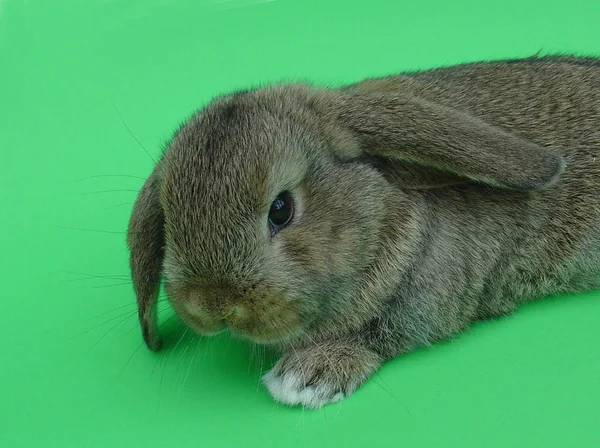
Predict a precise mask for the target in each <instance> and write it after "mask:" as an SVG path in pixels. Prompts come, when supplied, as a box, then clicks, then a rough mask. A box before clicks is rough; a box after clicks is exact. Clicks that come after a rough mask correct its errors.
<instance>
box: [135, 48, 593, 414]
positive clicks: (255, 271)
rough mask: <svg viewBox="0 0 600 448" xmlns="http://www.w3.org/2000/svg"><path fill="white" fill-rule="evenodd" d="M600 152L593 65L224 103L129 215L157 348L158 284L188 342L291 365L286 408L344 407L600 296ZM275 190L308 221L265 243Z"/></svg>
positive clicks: (282, 369)
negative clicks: (477, 343)
mask: <svg viewBox="0 0 600 448" xmlns="http://www.w3.org/2000/svg"><path fill="white" fill-rule="evenodd" d="M599 156H600V62H599V61H598V60H597V59H593V58H574V57H566V56H565V57H544V58H531V59H524V60H514V61H497V62H484V63H473V64H464V65H459V66H453V67H448V68H441V69H435V70H428V71H423V72H414V73H405V74H401V75H397V76H391V77H385V78H379V79H367V80H365V81H362V82H359V83H356V84H352V85H348V86H344V87H342V88H340V89H336V90H334V89H318V88H313V87H310V86H306V85H279V86H270V87H265V88H262V89H257V90H253V91H247V92H237V93H234V94H232V95H229V96H226V97H222V98H218V99H216V100H215V101H213V102H212V103H211V104H210V105H209V106H208V107H207V108H205V109H204V110H203V111H201V112H199V113H198V114H195V115H194V117H192V118H191V119H190V120H188V121H187V122H186V123H185V124H184V125H183V126H182V128H181V129H180V130H179V131H178V132H177V133H176V134H175V136H174V138H173V141H172V142H171V143H170V145H169V147H168V148H167V150H166V151H165V154H164V155H163V158H162V159H161V160H160V162H159V163H158V165H157V168H156V169H155V171H154V172H153V174H152V175H151V176H150V177H149V179H148V181H147V183H146V185H145V186H144V187H143V189H142V191H141V192H140V196H139V199H138V201H137V203H136V206H135V208H134V212H133V215H132V219H131V223H130V230H129V237H128V238H129V245H130V248H131V252H132V255H131V265H132V275H133V278H134V284H135V287H136V293H137V297H138V304H139V309H140V320H141V323H142V328H143V331H144V337H145V340H146V342H147V343H148V346H149V347H150V348H152V349H157V348H158V344H159V339H158V335H157V330H156V315H155V305H154V302H155V298H156V294H157V287H158V286H157V285H158V282H159V279H160V277H161V276H164V278H165V280H166V285H167V292H168V293H169V297H170V299H171V301H172V303H173V305H174V307H175V309H176V311H177V312H178V314H179V315H180V316H181V317H182V319H183V320H184V321H185V322H186V323H187V324H189V325H190V326H192V327H193V328H195V329H197V330H198V331H200V332H202V333H205V334H210V333H213V332H217V331H221V330H222V329H224V328H227V327H229V328H231V329H232V331H237V332H239V333H241V334H245V335H246V336H248V337H250V339H253V340H254V341H256V342H261V343H266V344H269V345H271V346H273V347H275V348H277V349H278V350H280V351H281V353H282V357H281V359H280V361H279V362H278V363H277V364H276V365H275V366H274V367H273V369H272V370H270V371H269V372H268V373H267V374H266V375H265V377H264V381H265V384H266V385H267V387H268V389H269V390H270V392H271V393H272V395H273V396H274V397H275V399H277V400H278V401H280V402H283V403H287V404H292V405H294V404H300V405H303V406H307V407H313V408H317V407H320V406H322V405H324V404H326V403H330V402H333V401H338V400H340V399H342V398H344V397H345V396H348V395H350V394H351V393H353V392H354V391H355V390H356V389H357V388H358V387H359V386H360V384H362V383H363V382H364V381H365V380H366V379H367V378H368V377H369V376H370V375H372V373H373V372H374V371H376V370H377V369H378V368H379V366H380V365H381V364H382V363H383V362H385V361H386V360H389V359H392V358H394V357H397V356H398V355H400V354H402V353H406V352H408V351H410V350H413V349H415V348H417V347H420V346H424V345H429V344H432V343H434V342H436V341H441V340H444V339H447V338H450V337H452V336H453V335H455V334H457V333H458V332H460V331H461V330H463V329H465V328H466V327H467V326H468V325H469V324H470V323H472V322H473V321H476V320H479V319H487V318H492V317H498V316H502V315H505V314H508V313H511V312H512V311H514V310H515V308H516V307H517V306H518V304H519V303H521V302H524V301H527V300H532V299H535V298H538V297H542V296H547V295H552V294H561V293H567V292H579V291H585V290H590V289H595V288H597V287H598V286H599V285H600V284H599V280H600V222H599V219H600V178H599V177H598V173H599V171H600V158H599ZM282 190H289V191H291V192H292V194H293V195H295V196H294V197H295V199H296V201H295V203H296V216H295V217H294V220H292V222H291V224H289V227H286V228H282V229H281V230H280V231H279V232H278V233H276V234H268V231H267V226H266V225H265V223H266V221H267V219H266V213H267V211H268V204H269V203H270V202H271V201H273V199H274V197H275V196H276V194H277V193H279V192H280V191H282ZM265 204H266V206H267V207H266V209H265V208H264V207H265ZM261 207H262V208H261ZM218 223H220V224H218Z"/></svg>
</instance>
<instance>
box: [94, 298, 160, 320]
mask: <svg viewBox="0 0 600 448" xmlns="http://www.w3.org/2000/svg"><path fill="white" fill-rule="evenodd" d="M168 300H169V299H167V298H164V299H158V300H157V301H156V303H163V302H168ZM127 307H135V308H136V309H137V303H136V302H131V303H127V304H125V305H122V306H118V307H116V308H113V309H112V310H109V311H106V312H104V313H102V314H98V315H97V316H94V317H90V318H89V319H85V320H84V321H83V322H89V321H91V320H95V319H98V318H99V317H102V316H106V315H107V314H110V313H114V312H115V311H118V310H121V309H123V308H127ZM133 311H134V310H131V312H133Z"/></svg>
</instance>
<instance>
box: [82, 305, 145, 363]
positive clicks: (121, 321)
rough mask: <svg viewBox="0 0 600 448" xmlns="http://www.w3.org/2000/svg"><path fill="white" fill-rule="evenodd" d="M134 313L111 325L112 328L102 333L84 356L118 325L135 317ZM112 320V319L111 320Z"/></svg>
mask: <svg viewBox="0 0 600 448" xmlns="http://www.w3.org/2000/svg"><path fill="white" fill-rule="evenodd" d="M135 314H136V313H135V311H134V312H133V313H131V314H130V315H129V316H127V317H125V318H124V319H123V320H120V321H119V322H117V323H116V324H115V325H113V326H112V327H110V328H109V329H108V331H107V332H106V333H104V334H103V335H102V336H100V338H98V340H97V341H96V343H95V344H94V345H92V346H91V347H90V349H89V350H88V351H87V352H86V355H88V354H89V353H90V352H91V351H92V350H93V349H94V347H96V346H97V345H98V344H99V343H100V341H102V339H104V338H105V337H106V336H107V335H108V334H109V333H110V332H111V331H113V330H114V329H115V328H117V327H118V326H119V325H121V324H122V323H123V322H126V321H127V320H128V319H130V318H132V317H133V316H134V315H135ZM111 320H112V319H111Z"/></svg>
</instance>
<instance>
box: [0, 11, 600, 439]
mask: <svg viewBox="0 0 600 448" xmlns="http://www.w3.org/2000/svg"><path fill="white" fill-rule="evenodd" d="M599 23H600V2H598V1H596V0H589V1H583V0H582V1H554V0H547V1H524V0H518V1H515V0H504V1H502V2H483V1H466V0H454V1H446V0H440V1H421V2H417V1H411V2H407V1H388V2H382V1H374V0H371V1H364V0H363V1H355V0H335V1H324V0H270V1H265V0H230V1H227V0H221V1H217V0H214V1H199V0H186V1H178V0H81V1H64V0H46V1H44V0H0V155H1V158H0V160H1V170H0V217H1V218H0V229H1V232H0V273H1V276H2V289H1V290H0V297H1V305H2V306H1V308H0V334H1V335H2V340H1V343H0V446H2V447H20V446H27V447H29V446H37V447H53V446H73V447H102V446H114V447H117V446H126V447H134V446H143V447H153V446H169V447H170V446H174V447H188V446H189V447H192V446H206V447H221V446H223V447H225V446H228V447H230V446H243V447H255V446H256V447H258V446H260V447H264V446H290V447H293V446H311V447H319V446H330V447H334V446H345V447H355V446H356V447H359V446H360V447H362V446H375V447H388V446H398V447H412V448H420V447H488V448H492V447H513V446H514V447H528V448H531V447H566V446H568V447H577V448H579V447H599V446H600V294H599V293H593V292H591V293H588V294H583V295H578V296H570V297H560V298H551V299H546V300H542V301H538V302H535V303H532V304H530V305H527V306H524V307H523V308H522V309H521V310H520V312H519V313H517V314H516V315H515V316H512V317H510V318H506V319H503V320H499V321H495V322H488V323H482V324H478V325H476V326H474V327H473V328H472V330H471V331H469V332H467V333H465V334H464V335H462V336H460V337H458V338H456V339H455V340H453V341H451V342H449V343H444V344H440V345H437V346H435V347H433V348H430V349H426V350H420V351H418V352H416V353H413V354H411V355H408V356H405V357H402V358H400V359H397V360H395V361H393V362H390V363H388V364H387V365H385V367H384V368H383V369H382V370H381V371H380V372H379V373H378V374H377V376H376V377H375V378H374V380H372V381H370V382H368V383H367V384H366V385H365V386H364V387H363V388H361V389H360V390H359V391H358V392H357V393H356V394H355V395H354V396H353V397H352V398H351V399H349V400H346V401H343V402H341V403H340V404H335V405H331V406H328V407H326V408H324V409H323V410H320V411H311V412H309V411H302V410H301V409H297V408H288V407H284V406H280V405H277V404H275V403H274V402H273V401H272V400H271V398H270V397H269V395H268V393H267V391H266V390H265V389H264V388H263V387H262V386H261V385H260V384H259V378H260V373H261V371H264V370H265V369H266V368H268V366H269V365H270V364H271V363H272V362H273V360H272V359H270V358H268V357H265V356H263V354H262V353H258V352H254V353H253V351H252V350H251V349H250V348H249V347H247V346H246V345H244V344H243V343H241V342H237V341H231V340H229V339H228V338H227V337H219V338H217V339H198V338H195V337H193V336H192V335H191V334H190V333H189V332H188V333H186V332H185V330H184V329H183V327H182V326H181V324H180V323H179V322H178V321H177V319H173V318H172V319H170V320H167V319H169V316H171V315H172V311H170V309H169V308H168V307H167V306H164V303H163V306H162V310H161V320H162V321H163V329H162V333H163V334H164V335H165V337H166V339H167V341H166V342H167V343H166V348H165V350H163V351H162V352H160V353H158V354H152V353H150V352H148V351H147V350H146V349H145V347H143V346H141V337H140V332H139V329H138V326H137V320H136V317H135V307H134V296H133V292H132V288H131V284H130V282H129V279H128V275H127V274H128V271H127V252H126V246H125V243H124V231H125V228H126V224H127V220H128V215H129V212H130V210H131V205H132V202H133V200H134V198H135V195H136V191H137V189H139V187H140V186H141V184H142V182H143V178H144V177H145V176H147V175H148V174H149V172H150V170H151V168H152V160H151V157H149V156H148V155H147V154H146V153H145V152H144V150H143V149H142V147H141V146H144V147H145V148H146V149H147V151H148V152H149V153H150V155H152V156H153V157H155V156H156V155H157V154H158V153H159V151H160V148H161V145H162V144H163V143H164V141H165V140H166V139H167V138H168V137H169V136H170V135H171V133H172V131H173V130H174V128H175V127H176V126H177V125H178V124H179V122H180V121H181V120H182V119H183V118H184V117H186V116H188V115H189V113H191V112H192V111H193V110H194V109H196V108H198V107H200V106H201V105H203V104H205V103H206V102H207V101H208V100H209V99H210V98H211V97H213V96H215V95H217V94H220V93H224V92H227V91H228V90H231V89H234V88H240V87H246V86H250V85H257V84H261V83H265V82H269V81H278V80H282V79H292V80H295V79H309V80H311V81H315V82H318V83H339V82H346V81H353V80H358V79H360V78H362V77H365V76H370V75H383V74H388V73H392V72H397V71H401V70H406V69H418V68H428V67H434V66H439V65H447V64H452V63H458V62H467V61H473V60H478V59H492V58H502V57H521V56H530V55H533V54H535V53H537V52H538V51H540V50H541V51H542V52H543V53H553V52H575V53H584V54H596V55H597V54H600V26H599V25H598V24H599ZM136 140H137V141H136ZM138 141H139V143H138Z"/></svg>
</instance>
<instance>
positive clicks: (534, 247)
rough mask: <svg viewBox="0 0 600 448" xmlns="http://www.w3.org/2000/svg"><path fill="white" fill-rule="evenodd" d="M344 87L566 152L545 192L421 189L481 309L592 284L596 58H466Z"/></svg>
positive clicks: (599, 149)
mask: <svg viewBox="0 0 600 448" xmlns="http://www.w3.org/2000/svg"><path fill="white" fill-rule="evenodd" d="M347 89H348V90H350V91H352V90H354V89H356V90H359V91H363V92H365V91H369V90H371V89H373V90H374V91H378V92H382V91H390V92H391V91H394V90H398V89H401V90H403V91H409V92H411V93H414V94H415V95H417V96H419V97H421V98H425V99H429V100H431V101H435V102H437V103H441V104H443V105H446V106H448V107H452V108H454V109H459V110H461V111H464V112H467V113H469V114H471V115H474V116H477V117H479V118H481V119H483V120H485V121H487V122H488V123H490V124H494V125H497V126H499V127H501V128H503V129H505V130H508V131H509V132H511V133H513V134H516V135H518V136H520V137H523V138H525V139H528V140H530V141H532V142H535V143H537V144H539V145H542V146H548V147H551V148H553V149H554V150H555V151H557V152H559V153H560V154H562V155H563V156H564V158H565V161H566V170H565V172H564V173H563V175H562V177H561V179H560V181H559V182H558V184H557V185H555V186H554V187H553V188H551V189H548V190H543V191H534V192H528V193H522V192H513V191H510V190H497V189H491V188H488V187H483V186H480V185H475V184H472V185H466V186H464V185H463V186H458V187H451V188H444V189H439V190H432V191H431V192H430V193H427V196H428V198H427V199H428V202H429V204H430V207H431V208H432V209H433V211H432V213H433V214H435V215H437V216H438V220H439V222H442V223H443V222H446V223H452V224H451V226H452V227H453V228H452V229H449V230H448V232H449V234H455V241H458V242H457V243H456V245H454V244H450V243H448V241H447V240H446V241H445V242H444V248H443V251H444V252H447V255H448V256H447V259H448V262H450V261H451V260H455V261H454V263H455V264H460V263H461V260H462V262H464V263H463V264H464V265H465V266H469V265H471V268H469V269H467V268H465V269H464V272H465V273H469V272H470V273H471V274H470V278H471V280H470V281H467V279H468V278H469V277H468V276H465V282H466V283H465V285H464V290H463V291H464V293H465V294H473V295H477V296H482V295H484V296H486V300H484V301H483V302H482V304H481V305H482V307H483V308H484V309H483V310H482V314H484V315H485V314H495V313H497V312H498V310H501V309H507V308H511V307H512V306H513V304H514V302H513V300H516V301H520V300H525V299H530V298H534V297H537V296H539V295H544V294H554V293H560V292H568V291H578V290H586V289H590V288H597V287H600V61H599V60H597V59H591V58H571V57H546V58H531V59H525V60H515V61H499V62H483V63H473V64H464V65H458V66H453V67H448V68H441V69H435V70H429V71H424V72H415V73H407V74H401V75H398V76H395V77H390V78H387V79H386V80H385V82H384V83H382V82H372V81H370V80H367V81H363V82H361V83H358V84H355V85H353V86H349V87H348V88H347ZM444 216H445V217H444ZM433 231H435V230H433ZM430 237H431V238H434V236H433V235H430ZM465 242H469V243H468V244H467V247H465V244H466V243H465ZM441 250H442V249H440V251H441ZM475 266H477V267H475ZM465 275H466V274H465ZM467 283H470V286H469V285H467ZM476 284H477V285H479V287H475V285H476Z"/></svg>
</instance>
